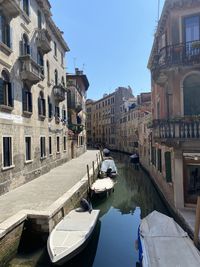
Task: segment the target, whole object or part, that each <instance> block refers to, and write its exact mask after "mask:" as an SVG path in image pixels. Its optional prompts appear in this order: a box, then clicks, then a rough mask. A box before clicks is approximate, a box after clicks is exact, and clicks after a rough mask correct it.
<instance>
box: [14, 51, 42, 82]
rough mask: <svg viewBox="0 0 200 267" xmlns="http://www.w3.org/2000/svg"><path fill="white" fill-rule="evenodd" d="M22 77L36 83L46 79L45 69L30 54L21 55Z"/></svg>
mask: <svg viewBox="0 0 200 267" xmlns="http://www.w3.org/2000/svg"><path fill="white" fill-rule="evenodd" d="M19 60H20V62H21V78H22V80H25V81H27V82H28V83H29V84H30V85H33V84H36V83H38V82H40V81H41V80H43V79H44V69H43V67H42V66H40V65H39V64H38V63H36V62H35V61H34V60H33V59H32V58H31V56H30V55H25V56H20V57H19Z"/></svg>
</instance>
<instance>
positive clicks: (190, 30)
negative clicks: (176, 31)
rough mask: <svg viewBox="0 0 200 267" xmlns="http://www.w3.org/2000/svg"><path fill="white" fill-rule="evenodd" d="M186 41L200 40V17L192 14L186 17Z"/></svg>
mask: <svg viewBox="0 0 200 267" xmlns="http://www.w3.org/2000/svg"><path fill="white" fill-rule="evenodd" d="M184 22H185V41H186V42H191V41H196V40H199V37H200V17H199V16H192V17H187V18H185V21H184Z"/></svg>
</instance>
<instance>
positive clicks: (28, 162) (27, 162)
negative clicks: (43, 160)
mask: <svg viewBox="0 0 200 267" xmlns="http://www.w3.org/2000/svg"><path fill="white" fill-rule="evenodd" d="M32 162H33V159H30V160H25V164H30V163H32Z"/></svg>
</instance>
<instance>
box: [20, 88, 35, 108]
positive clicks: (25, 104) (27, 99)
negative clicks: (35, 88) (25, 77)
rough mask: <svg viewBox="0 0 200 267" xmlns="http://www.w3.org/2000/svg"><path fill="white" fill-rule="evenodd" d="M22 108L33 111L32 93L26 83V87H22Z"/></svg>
mask: <svg viewBox="0 0 200 267" xmlns="http://www.w3.org/2000/svg"><path fill="white" fill-rule="evenodd" d="M22 108H23V112H30V113H32V111H33V105H32V93H31V91H30V89H29V88H28V87H27V86H26V85H24V88H23V89H22Z"/></svg>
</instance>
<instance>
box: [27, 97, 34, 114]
mask: <svg viewBox="0 0 200 267" xmlns="http://www.w3.org/2000/svg"><path fill="white" fill-rule="evenodd" d="M28 100H29V101H28V102H29V107H28V109H29V112H33V104H32V93H31V92H28Z"/></svg>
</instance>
